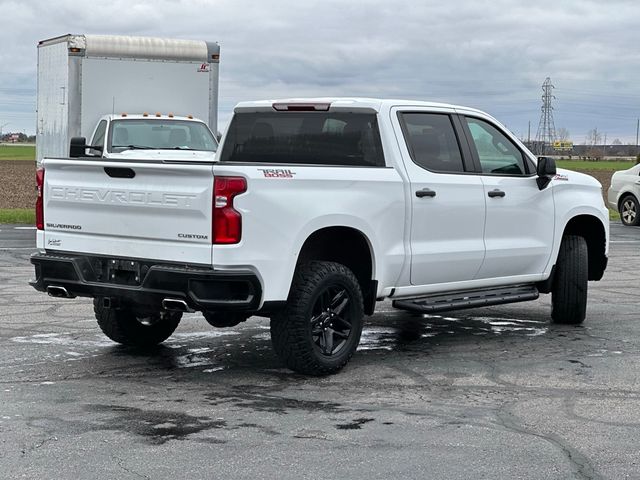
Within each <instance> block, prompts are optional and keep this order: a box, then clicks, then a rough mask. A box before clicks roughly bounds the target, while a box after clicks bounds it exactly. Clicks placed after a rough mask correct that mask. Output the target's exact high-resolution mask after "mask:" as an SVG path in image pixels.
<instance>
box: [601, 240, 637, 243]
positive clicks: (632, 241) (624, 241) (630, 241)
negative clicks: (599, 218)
mask: <svg viewBox="0 0 640 480" xmlns="http://www.w3.org/2000/svg"><path fill="white" fill-rule="evenodd" d="M609 243H640V240H609Z"/></svg>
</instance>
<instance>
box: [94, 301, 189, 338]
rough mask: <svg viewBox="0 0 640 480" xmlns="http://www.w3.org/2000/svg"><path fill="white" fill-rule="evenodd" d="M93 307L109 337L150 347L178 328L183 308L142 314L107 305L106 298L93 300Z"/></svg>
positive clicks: (102, 328)
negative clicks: (148, 315) (148, 314)
mask: <svg viewBox="0 0 640 480" xmlns="http://www.w3.org/2000/svg"><path fill="white" fill-rule="evenodd" d="M93 311H94V312H95V315H96V320H98V325H99V326H100V329H101V330H102V332H103V333H104V334H105V335H106V336H107V337H109V338H110V339H111V340H113V341H114V342H117V343H121V344H122V345H129V346H134V347H150V346H153V345H157V344H159V343H162V342H164V341H165V340H166V339H167V338H169V337H170V336H171V334H172V333H173V332H174V331H175V329H176V328H177V327H178V324H179V323H180V319H181V318H182V313H181V312H167V311H162V312H158V313H156V314H155V315H153V316H151V317H145V318H141V317H137V316H136V315H135V314H134V312H133V311H132V310H130V309H127V308H119V309H114V308H104V307H103V306H102V298H96V299H94V300H93ZM147 320H148V321H147ZM143 321H145V323H142V322H143Z"/></svg>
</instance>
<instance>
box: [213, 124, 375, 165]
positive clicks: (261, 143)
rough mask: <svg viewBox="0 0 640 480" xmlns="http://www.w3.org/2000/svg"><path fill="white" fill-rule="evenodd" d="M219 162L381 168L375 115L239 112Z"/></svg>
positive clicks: (229, 130)
mask: <svg viewBox="0 0 640 480" xmlns="http://www.w3.org/2000/svg"><path fill="white" fill-rule="evenodd" d="M220 161H223V162H225V161H226V162H242V163H278V164H302V165H304V164H307V165H342V166H357V167H384V166H385V161H384V155H383V152H382V144H381V141H380V132H379V129H378V122H377V118H376V115H375V114H373V113H342V112H297V111H296V112H290V111H287V112H276V111H274V112H238V113H236V114H235V115H234V116H233V119H232V121H231V124H230V125H229V129H228V131H227V136H226V139H225V142H224V146H223V149H222V153H221V156H220Z"/></svg>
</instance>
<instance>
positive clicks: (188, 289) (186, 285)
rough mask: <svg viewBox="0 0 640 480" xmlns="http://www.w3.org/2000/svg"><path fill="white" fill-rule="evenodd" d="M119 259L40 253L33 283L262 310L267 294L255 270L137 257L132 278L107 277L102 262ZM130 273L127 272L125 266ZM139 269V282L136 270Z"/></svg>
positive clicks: (153, 301) (83, 292)
mask: <svg viewBox="0 0 640 480" xmlns="http://www.w3.org/2000/svg"><path fill="white" fill-rule="evenodd" d="M118 261H120V260H118V259H112V258H106V257H98V256H84V255H65V254H52V253H35V254H33V255H32V256H31V263H32V264H33V265H34V266H35V271H36V278H35V280H32V281H30V282H29V284H30V285H31V286H32V287H33V288H35V289H36V290H39V291H41V292H46V291H47V287H49V286H57V287H64V288H65V289H66V290H67V291H68V292H69V294H71V295H73V296H78V297H117V298H120V299H125V300H128V301H131V302H135V303H139V304H143V305H149V306H158V305H160V304H161V303H162V300H163V299H165V298H173V299H180V300H184V301H185V302H186V303H187V304H188V305H189V307H191V308H192V309H194V310H201V311H205V310H248V311H257V310H258V306H259V305H260V301H261V298H262V286H261V284H260V281H259V280H258V277H257V275H256V274H255V273H253V272H252V271H249V270H246V271H244V270H243V271H233V272H227V271H218V270H214V269H206V268H193V267H188V266H185V265H172V264H162V263H152V262H151V261H144V262H140V264H143V267H142V268H143V270H142V271H143V272H144V273H143V274H142V273H141V272H140V271H139V268H140V267H139V265H138V263H137V262H135V261H132V262H129V261H128V260H127V263H131V264H132V266H133V265H136V267H138V270H135V269H132V270H131V272H132V273H131V278H130V279H128V280H122V282H130V283H131V282H133V283H136V284H127V283H117V282H116V283H114V282H111V281H105V280H104V275H102V274H101V273H99V272H97V271H96V268H95V265H96V262H98V264H100V265H102V264H104V265H107V266H108V265H109V264H110V262H118ZM125 273H126V272H125ZM134 275H137V277H136V280H137V282H134V281H133V280H132V278H133V276H134Z"/></svg>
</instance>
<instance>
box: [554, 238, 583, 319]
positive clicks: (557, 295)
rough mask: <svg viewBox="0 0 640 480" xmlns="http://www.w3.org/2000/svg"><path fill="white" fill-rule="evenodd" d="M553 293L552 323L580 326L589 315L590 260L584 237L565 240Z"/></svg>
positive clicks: (561, 247) (557, 265) (563, 239)
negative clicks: (588, 285)
mask: <svg viewBox="0 0 640 480" xmlns="http://www.w3.org/2000/svg"><path fill="white" fill-rule="evenodd" d="M554 275H555V276H554V279H553V288H552V289H551V320H552V321H553V323H561V324H567V325H578V324H580V323H582V322H583V321H584V319H585V317H586V314H587V284H588V278H589V257H588V250H587V242H586V241H585V239H584V238H583V237H579V236H575V235H566V236H564V237H563V238H562V243H561V244H560V252H559V253H558V261H557V262H556V268H555V274H554Z"/></svg>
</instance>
